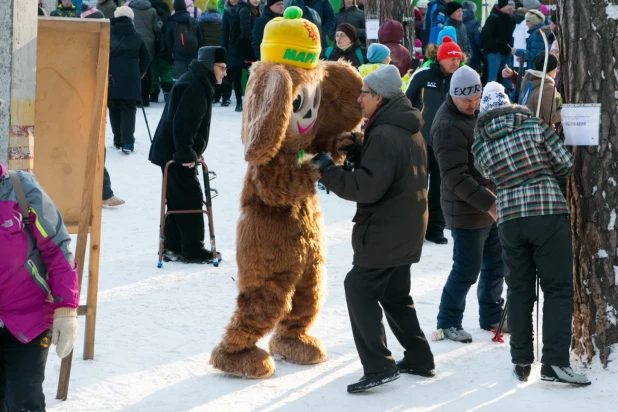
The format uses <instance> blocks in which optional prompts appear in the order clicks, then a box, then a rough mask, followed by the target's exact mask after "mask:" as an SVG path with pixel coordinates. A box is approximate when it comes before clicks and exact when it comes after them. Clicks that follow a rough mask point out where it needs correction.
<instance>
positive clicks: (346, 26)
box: [335, 23, 358, 43]
mask: <svg viewBox="0 0 618 412" xmlns="http://www.w3.org/2000/svg"><path fill="white" fill-rule="evenodd" d="M338 31H340V32H342V33H344V34H345V35H346V36H348V39H350V40H351V41H352V43H354V42H355V41H356V40H358V33H357V32H356V27H354V26H352V25H351V24H350V23H341V24H340V25H339V26H337V28H336V29H335V32H338Z"/></svg>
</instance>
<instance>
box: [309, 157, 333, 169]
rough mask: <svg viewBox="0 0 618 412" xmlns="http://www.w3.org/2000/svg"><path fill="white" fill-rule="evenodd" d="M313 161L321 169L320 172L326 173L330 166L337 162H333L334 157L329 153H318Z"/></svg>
mask: <svg viewBox="0 0 618 412" xmlns="http://www.w3.org/2000/svg"><path fill="white" fill-rule="evenodd" d="M311 163H313V164H314V165H316V166H317V167H318V169H320V173H322V174H324V172H326V171H327V170H328V168H329V167H331V166H334V165H335V162H333V158H332V157H331V156H330V154H328V153H318V154H317V155H315V156H313V159H311Z"/></svg>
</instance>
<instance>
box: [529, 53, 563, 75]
mask: <svg viewBox="0 0 618 412" xmlns="http://www.w3.org/2000/svg"><path fill="white" fill-rule="evenodd" d="M544 65H545V52H544V51H542V52H540V53H539V54H537V55H536V56H534V60H533V61H532V66H533V68H534V70H539V71H542V70H543V66H544ZM557 68H558V59H557V58H556V56H554V55H553V54H552V53H549V57H548V58H547V73H549V72H551V71H552V70H556V69H557Z"/></svg>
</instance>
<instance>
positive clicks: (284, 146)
mask: <svg viewBox="0 0 618 412" xmlns="http://www.w3.org/2000/svg"><path fill="white" fill-rule="evenodd" d="M320 52H321V47H320V35H319V31H318V29H317V27H316V26H315V25H314V24H313V23H311V22H309V21H308V20H305V19H303V18H302V11H301V10H300V9H299V8H297V7H289V8H288V9H286V10H285V13H284V17H278V18H275V19H273V20H271V21H270V22H269V23H268V24H267V25H266V27H265V30H264V39H263V41H262V45H261V55H262V61H260V62H257V63H255V64H254V65H253V66H252V67H251V75H250V78H249V82H248V84H247V89H246V99H245V107H244V110H243V118H242V142H243V145H244V150H245V153H244V154H245V159H246V161H247V162H248V164H249V166H248V168H247V174H246V176H245V182H244V187H243V191H242V194H241V215H240V218H239V221H238V227H237V236H236V243H237V244H236V260H237V263H238V271H239V273H238V289H239V293H238V297H237V299H236V310H235V312H234V314H233V316H232V319H231V321H230V323H229V324H228V326H227V328H226V331H225V333H224V335H223V339H222V341H221V343H219V345H217V346H216V347H215V348H214V349H213V351H212V353H211V359H210V363H211V364H212V365H213V366H214V367H215V368H217V369H219V370H221V371H224V372H227V373H229V374H232V375H236V376H242V377H248V378H267V377H269V376H271V375H272V374H273V373H274V371H275V365H274V362H273V360H272V357H271V354H272V355H277V356H280V357H282V358H283V359H285V360H287V361H289V362H293V363H297V364H305V365H308V364H315V363H319V362H323V361H325V360H326V357H327V355H326V351H325V350H324V348H323V347H322V345H321V343H320V341H319V340H318V339H316V338H314V337H312V336H310V335H309V334H308V330H309V328H310V327H311V325H312V324H313V322H314V320H315V318H316V317H317V315H318V311H319V305H320V300H321V298H322V295H323V288H322V283H323V269H324V261H325V245H324V238H323V234H322V232H323V227H322V216H321V214H320V210H319V206H318V202H317V196H316V192H315V186H316V182H317V180H318V179H319V171H318V170H317V169H316V167H315V166H313V165H312V163H311V161H310V158H309V157H310V155H311V154H315V153H320V152H328V153H330V154H331V156H333V158H334V159H335V161H342V160H343V157H342V155H341V154H340V153H339V152H338V151H337V136H338V135H340V134H341V133H344V132H350V131H352V130H354V129H355V128H357V127H358V125H359V124H360V121H361V111H360V107H359V105H358V103H357V102H356V100H357V98H358V93H359V92H360V90H361V87H362V84H363V82H362V79H361V77H360V75H359V74H358V72H357V71H356V70H355V69H354V68H353V67H352V66H351V65H350V64H348V63H345V62H341V61H340V62H325V61H321V60H319V56H320ZM273 329H274V333H273V335H272V337H271V339H270V343H269V350H270V353H269V352H266V351H265V350H263V349H261V348H258V347H257V346H256V343H257V341H258V340H259V339H261V338H262V337H263V336H265V335H266V334H267V333H269V332H270V331H272V330H273Z"/></svg>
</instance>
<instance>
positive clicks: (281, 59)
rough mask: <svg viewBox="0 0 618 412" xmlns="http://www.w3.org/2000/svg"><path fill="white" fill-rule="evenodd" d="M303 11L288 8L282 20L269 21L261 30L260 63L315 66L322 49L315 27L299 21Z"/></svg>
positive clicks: (277, 18) (304, 21)
mask: <svg viewBox="0 0 618 412" xmlns="http://www.w3.org/2000/svg"><path fill="white" fill-rule="evenodd" d="M302 16H303V11H302V10H301V9H300V8H299V7H296V6H292V7H288V8H287V9H285V12H284V13H283V17H276V18H274V19H272V20H271V21H270V22H269V23H268V24H267V25H266V27H265V28H264V39H263V40H262V45H261V47H260V51H261V55H262V58H261V60H262V61H268V62H273V63H281V64H289V65H291V66H296V67H300V68H302V69H313V68H314V67H315V66H317V65H318V59H319V58H320V52H321V51H322V46H321V45H320V32H319V31H318V28H317V27H316V25H315V24H313V23H311V22H310V21H309V20H305V19H303V18H301V17H302Z"/></svg>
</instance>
